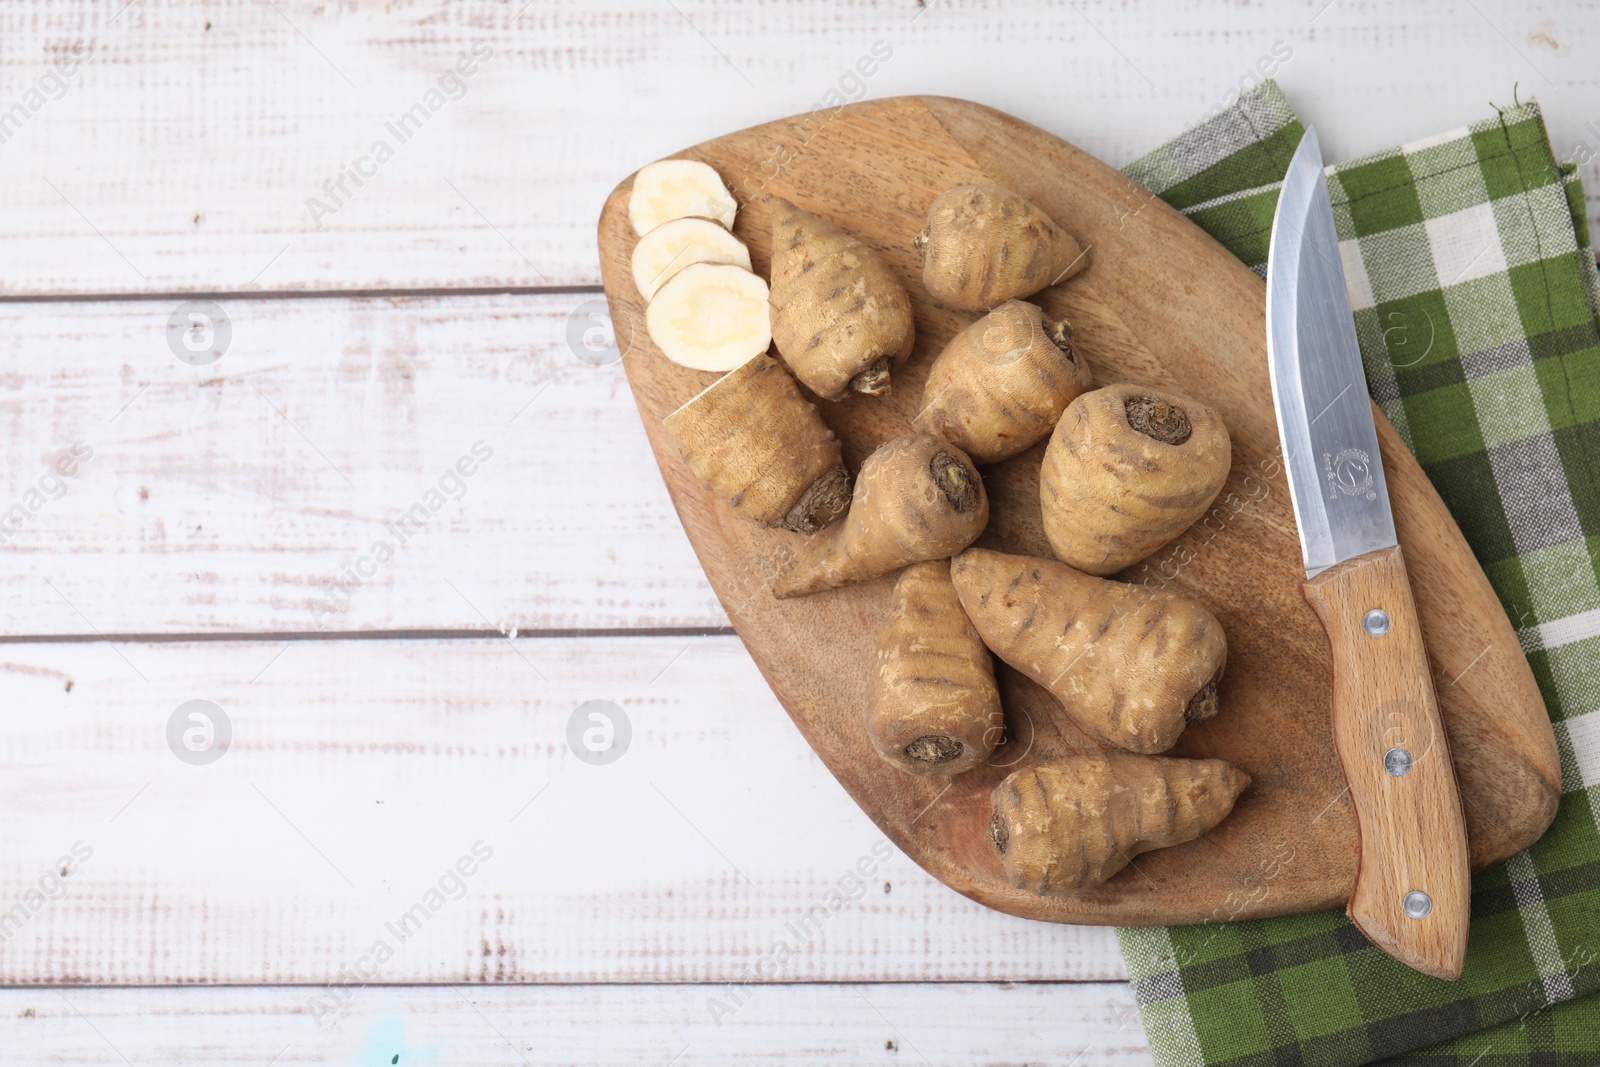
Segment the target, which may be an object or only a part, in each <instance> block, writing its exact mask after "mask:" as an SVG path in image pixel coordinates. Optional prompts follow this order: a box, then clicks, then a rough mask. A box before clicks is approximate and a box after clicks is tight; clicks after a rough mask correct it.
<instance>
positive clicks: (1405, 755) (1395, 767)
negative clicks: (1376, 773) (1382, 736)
mask: <svg viewBox="0 0 1600 1067" xmlns="http://www.w3.org/2000/svg"><path fill="white" fill-rule="evenodd" d="M1383 769H1384V770H1386V771H1388V772H1389V773H1390V774H1392V775H1394V776H1395V777H1396V778H1399V777H1400V776H1401V775H1403V774H1405V773H1406V772H1407V771H1409V770H1410V769H1411V753H1410V752H1408V751H1406V750H1405V749H1403V748H1391V749H1390V750H1389V751H1387V752H1385V753H1384V754H1383Z"/></svg>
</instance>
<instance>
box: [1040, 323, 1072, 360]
mask: <svg viewBox="0 0 1600 1067" xmlns="http://www.w3.org/2000/svg"><path fill="white" fill-rule="evenodd" d="M1044 335H1045V336H1046V337H1048V338H1050V343H1051V344H1053V345H1055V346H1056V347H1057V348H1059V349H1061V354H1062V355H1064V356H1066V357H1067V359H1069V360H1071V361H1072V362H1073V363H1077V362H1078V350H1077V349H1076V348H1073V347H1072V326H1071V325H1070V324H1068V322H1067V320H1066V319H1062V320H1061V321H1060V322H1051V321H1050V320H1049V319H1045V320H1044Z"/></svg>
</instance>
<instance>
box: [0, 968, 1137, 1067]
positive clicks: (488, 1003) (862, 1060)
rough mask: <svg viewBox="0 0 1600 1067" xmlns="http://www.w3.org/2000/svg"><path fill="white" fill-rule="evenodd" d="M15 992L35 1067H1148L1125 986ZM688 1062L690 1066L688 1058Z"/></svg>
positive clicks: (6, 1007) (4, 1015)
mask: <svg viewBox="0 0 1600 1067" xmlns="http://www.w3.org/2000/svg"><path fill="white" fill-rule="evenodd" d="M316 993H317V991H316V990H315V989H308V988H304V987H300V988H294V987H278V988H270V989H248V988H231V989H183V990H174V989H99V990H83V989H77V990H54V989H50V990H45V989H37V990H0V1047H4V1048H5V1050H6V1056H7V1062H9V1063H13V1064H29V1065H34V1067H84V1065H88V1064H96V1065H100V1064H119V1063H124V1062H127V1063H137V1064H146V1063H150V1064H162V1065H164V1067H220V1065H225V1064H229V1065H231V1064H238V1065H241V1067H268V1064H271V1065H273V1067H313V1065H326V1067H333V1065H339V1067H351V1065H359V1067H378V1065H380V1064H383V1065H387V1064H390V1063H392V1062H396V1061H395V1060H394V1059H393V1057H399V1059H398V1061H397V1062H398V1063H399V1064H400V1065H401V1067H405V1065H407V1064H411V1065H419V1064H420V1065H431V1067H437V1065H440V1064H449V1065H451V1067H508V1065H514V1064H525V1065H528V1067H533V1065H536V1064H537V1065H540V1067H544V1065H549V1067H570V1065H572V1064H576V1063H582V1064H590V1065H594V1067H624V1065H627V1067H636V1065H639V1064H657V1065H661V1064H668V1063H678V1064H684V1065H685V1067H689V1065H713V1067H715V1065H729V1067H731V1065H735V1064H737V1065H739V1067H746V1065H748V1064H760V1065H764V1067H814V1065H816V1064H823V1063H825V1064H828V1065H830V1067H855V1065H863V1067H878V1065H881V1064H884V1063H906V1062H911V1063H924V1062H926V1063H936V1064H940V1065H941V1067H969V1065H970V1067H1023V1065H1035V1067H1037V1065H1040V1064H1067V1063H1071V1064H1072V1065H1073V1067H1149V1065H1151V1064H1152V1063H1154V1060H1153V1059H1152V1058H1151V1056H1150V1053H1149V1051H1148V1049H1147V1047H1146V1045H1145V1040H1144V1034H1143V1032H1142V1031H1141V1030H1140V1027H1139V1016H1138V1011H1137V1009H1136V1007H1135V1006H1134V1001H1133V995H1132V991H1131V990H1129V989H1128V987H1127V986H1126V985H1125V984H1123V983H1115V984H1113V983H1080V984H1066V985H1063V984H1050V983H1026V984H1017V985H1005V986H999V985H967V984H942V985H795V986H766V985H760V986H751V987H749V988H748V989H747V990H746V991H745V994H746V996H747V999H746V1000H745V1002H744V1003H743V1005H742V1006H740V1007H739V1008H737V1010H734V1011H732V1012H729V1013H726V1014H720V1015H717V1016H715V1017H714V1016H713V1014H712V1012H711V1006H712V1002H713V1001H714V1000H716V999H717V998H718V997H719V995H720V994H721V993H722V991H721V990H719V989H718V988H717V987H714V986H696V985H655V986H627V985H617V986H593V985H576V986H542V987H520V988H519V987H512V988H495V989H484V988H470V987H469V988H460V987H455V988H452V987H434V988H425V987H424V988H409V989H397V988H393V987H381V986H375V987H369V988H367V989H363V990H360V991H358V992H357V993H356V994H355V995H354V997H353V998H352V1000H351V1001H350V1006H349V1009H348V1010H347V1011H346V1012H345V1014H344V1015H343V1016H342V1017H337V1018H328V1017H327V1016H322V1017H321V1021H322V1022H323V1024H324V1025H322V1026H321V1027H319V1025H318V1018H317V1017H316V1016H315V1015H314V1013H313V1011H312V1009H311V1008H310V1007H309V1001H310V1000H311V998H312V997H313V996H315V995H316ZM674 1057H677V1058H676V1059H675V1058H674Z"/></svg>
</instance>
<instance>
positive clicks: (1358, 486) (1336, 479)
mask: <svg viewBox="0 0 1600 1067" xmlns="http://www.w3.org/2000/svg"><path fill="white" fill-rule="evenodd" d="M1322 470H1323V473H1324V475H1325V476H1326V478H1327V480H1328V499H1329V500H1338V499H1339V494H1340V493H1343V494H1344V495H1345V496H1364V497H1366V498H1367V499H1368V500H1374V499H1376V498H1377V496H1378V494H1377V492H1376V491H1375V490H1374V489H1373V488H1372V457H1371V456H1368V455H1367V454H1366V453H1365V452H1363V451H1361V449H1359V448H1345V449H1341V450H1340V451H1339V454H1338V455H1328V454H1326V453H1324V454H1323V456H1322Z"/></svg>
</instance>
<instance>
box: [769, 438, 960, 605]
mask: <svg viewBox="0 0 1600 1067" xmlns="http://www.w3.org/2000/svg"><path fill="white" fill-rule="evenodd" d="M988 521H989V498H988V496H987V495H986V494H985V493H984V491H983V480H982V479H981V478H980V477H979V476H978V471H977V469H976V468H975V467H973V465H972V461H971V460H969V459H968V458H967V457H966V455H965V454H964V453H963V452H962V451H961V450H960V449H959V448H956V447H955V446H954V445H952V444H950V443H949V442H947V441H943V440H941V439H939V438H937V437H934V436H932V435H930V434H913V435H911V436H909V437H898V438H896V439H894V440H893V441H890V442H888V443H887V444H885V445H883V446H882V447H880V448H879V449H878V450H877V451H876V452H874V453H873V454H872V455H870V456H868V457H867V461H866V462H865V463H863V464H862V465H861V472H860V473H859V474H858V475H857V476H856V487H855V491H854V493H853V494H852V496H851V501H850V511H849V513H848V514H847V515H845V517H844V521H843V522H838V523H835V524H834V525H832V526H830V527H828V528H827V529H826V530H823V531H821V532H820V533H818V534H817V535H816V536H815V537H812V538H811V539H810V540H809V541H807V542H805V543H804V544H802V545H801V546H800V547H799V548H798V549H797V550H796V552H795V554H794V556H793V557H792V558H791V559H790V560H789V562H788V564H787V566H786V567H785V568H784V570H783V572H782V573H780V574H779V575H778V580H777V582H775V583H774V585H773V592H774V594H776V595H777V596H778V597H792V596H805V595H807V594H810V593H818V592H821V591H822V590H824V589H835V588H837V587H839V586H841V585H844V584H846V583H847V582H859V581H865V580H866V579H868V578H876V577H878V576H879V575H881V574H888V573H889V572H890V571H892V570H896V569H898V568H900V567H904V566H905V565H906V564H908V563H916V562H919V561H921V560H925V559H944V558H945V557H947V556H951V555H953V554H955V553H956V552H959V551H961V550H962V549H963V548H965V547H967V546H968V545H970V544H971V543H972V542H973V541H975V540H977V538H978V535H979V534H981V533H982V532H983V527H984V525H985V524H986V523H987V522H988Z"/></svg>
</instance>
